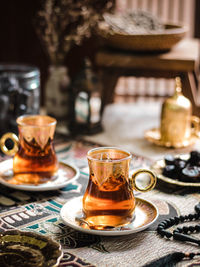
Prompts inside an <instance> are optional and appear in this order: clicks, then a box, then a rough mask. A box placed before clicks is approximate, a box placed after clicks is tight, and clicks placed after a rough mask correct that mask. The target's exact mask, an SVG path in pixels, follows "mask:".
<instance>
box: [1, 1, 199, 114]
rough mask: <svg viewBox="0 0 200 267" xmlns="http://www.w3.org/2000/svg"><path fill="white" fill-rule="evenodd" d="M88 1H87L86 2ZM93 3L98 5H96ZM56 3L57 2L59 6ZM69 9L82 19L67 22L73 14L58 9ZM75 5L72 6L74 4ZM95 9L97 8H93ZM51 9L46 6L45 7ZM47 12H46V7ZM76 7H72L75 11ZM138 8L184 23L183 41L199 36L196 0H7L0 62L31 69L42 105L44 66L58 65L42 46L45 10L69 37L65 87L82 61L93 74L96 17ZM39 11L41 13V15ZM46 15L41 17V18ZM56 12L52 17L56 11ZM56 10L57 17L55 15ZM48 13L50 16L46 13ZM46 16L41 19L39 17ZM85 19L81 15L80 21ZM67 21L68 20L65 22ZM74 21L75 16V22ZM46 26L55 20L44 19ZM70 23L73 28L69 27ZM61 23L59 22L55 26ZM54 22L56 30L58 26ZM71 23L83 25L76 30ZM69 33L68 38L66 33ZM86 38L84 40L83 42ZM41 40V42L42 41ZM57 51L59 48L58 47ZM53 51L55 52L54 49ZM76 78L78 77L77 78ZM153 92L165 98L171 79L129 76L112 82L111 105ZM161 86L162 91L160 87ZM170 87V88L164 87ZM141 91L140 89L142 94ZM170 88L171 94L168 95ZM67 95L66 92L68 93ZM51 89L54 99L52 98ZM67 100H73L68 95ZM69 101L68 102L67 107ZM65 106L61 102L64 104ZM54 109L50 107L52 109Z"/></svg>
mask: <svg viewBox="0 0 200 267" xmlns="http://www.w3.org/2000/svg"><path fill="white" fill-rule="evenodd" d="M92 2H93V3H92ZM98 2H101V3H100V4H98ZM52 3H53V4H54V5H55V6H56V5H57V9H56V8H55V10H53V7H52V6H51V4H52ZM59 3H60V4H59ZM69 4H70V7H71V11H73V6H74V7H76V8H77V7H78V8H79V10H81V5H82V7H84V8H85V9H84V10H85V11H84V12H85V13H84V12H83V10H82V11H81V12H83V13H84V15H83V13H81V16H82V20H77V21H73V16H71V15H70V16H71V17H69V14H70V10H68V11H66V12H68V13H64V11H65V9H63V10H62V8H61V9H60V11H59V8H60V7H59V5H61V6H62V5H63V6H65V5H66V6H67V5H68V6H69ZM77 5H78V6H77ZM98 5H101V6H98ZM50 6H51V7H50ZM51 8H52V9H51ZM78 8H77V9H78ZM87 9H88V10H90V12H91V13H88V14H95V15H96V14H98V16H94V17H93V22H92V20H91V21H89V17H88V16H87V15H85V14H86V13H87V12H86V10H87ZM138 9H139V10H144V11H148V12H150V13H151V14H152V15H154V16H155V17H156V18H159V19H160V21H162V22H163V23H165V22H169V21H170V22H172V23H177V24H180V23H181V24H182V25H186V26H187V27H188V31H187V33H186V35H185V36H184V37H185V38H197V39H198V38H200V16H199V14H200V0H190V1H188V0H110V1H75V0H74V1H70V0H69V1H67V0H66V1H64V0H63V1H54V0H52V1H50V0H49V1H48V0H46V1H40V0H34V1H25V0H19V1H15V0H7V1H3V2H2V3H1V9H0V30H1V42H0V62H1V64H4V63H9V64H26V65H33V66H35V67H37V68H38V70H39V71H40V106H41V107H45V105H46V101H47V99H46V93H47V92H46V90H47V88H46V84H47V81H48V79H49V75H50V74H49V71H50V66H52V65H58V61H57V62H53V61H52V58H51V57H50V56H49V53H48V52H49V51H47V50H48V49H47V43H46V44H45V42H44V41H45V38H43V37H44V36H45V34H47V36H48V34H49V33H48V30H49V31H51V29H53V28H51V27H50V28H48V27H46V29H45V24H44V21H45V20H46V22H47V21H48V19H49V18H48V12H55V14H56V15H55V17H56V16H57V18H58V17H59V19H60V21H62V22H64V21H65V20H66V24H65V26H66V30H65V36H72V38H74V40H75V41H74V42H73V43H72V44H70V45H69V47H68V48H67V50H66V53H65V51H64V52H63V53H64V54H63V55H62V56H63V59H62V62H61V63H62V64H60V65H62V66H65V67H66V70H67V73H65V74H66V75H67V77H68V79H69V80H68V81H67V80H65V83H66V84H68V85H69V84H70V82H71V81H73V80H74V78H76V77H77V75H78V74H79V73H80V71H81V70H82V69H83V60H84V59H85V58H88V59H89V60H90V62H91V64H92V65H91V66H92V67H91V68H92V71H94V72H95V74H97V71H98V66H96V61H95V55H96V52H97V51H98V50H99V49H100V47H101V46H102V43H101V41H99V38H98V37H97V35H96V32H95V31H94V29H95V28H96V27H97V25H98V20H99V21H100V20H101V19H102V16H101V15H103V14H104V12H111V13H113V12H115V13H124V12H127V11H129V12H131V11H135V10H138ZM41 12H43V13H41ZM45 12H46V15H45ZM56 12H57V13H56ZM59 12H60V13H59ZM49 14H50V13H49ZM45 16H46V17H45ZM84 16H85V17H84ZM69 18H72V20H71V21H70V20H69ZM77 18H78V15H77V17H76V19H77ZM87 20H88V24H89V23H92V26H93V27H91V28H92V30H88V31H87V30H85V28H86V27H88V29H89V26H88V24H87V23H86V22H87ZM49 21H51V22H52V24H53V23H54V22H55V23H57V22H58V21H56V20H55V21H54V20H53V19H52V20H51V19H50V20H49ZM73 23H74V25H75V26H74V30H73V26H72V27H71V26H70V27H67V26H69V24H70V25H73ZM61 24H62V23H61ZM61 24H60V27H64V26H63V25H61ZM46 25H48V22H47V24H46ZM77 25H79V26H80V25H81V26H84V27H85V28H84V27H82V28H79V29H78V30H77V27H78V26H77ZM67 31H69V34H68V32H67ZM75 35H77V36H78V35H80V36H81V38H80V40H76V39H77V38H76V36H75ZM85 37H87V38H85ZM42 39H43V40H42ZM58 50H59V48H58ZM54 52H55V51H54ZM79 78H80V76H79ZM156 88H159V91H160V95H161V97H162V96H164V97H165V95H166V92H165V88H168V89H167V94H168V95H171V94H172V92H173V88H174V81H173V80H171V79H168V80H165V79H162V78H161V79H153V78H148V79H144V78H142V77H140V78H134V77H123V76H122V77H120V78H119V79H118V81H117V84H116V88H115V95H114V102H131V101H135V100H136V99H140V97H142V95H146V91H148V94H149V98H148V99H149V100H152V98H153V97H154V95H157V92H156V91H155V90H157V89H156ZM161 88H163V89H161ZM169 88H171V89H169ZM145 90H146V91H145ZM170 90H171V91H170ZM69 91H70V90H69ZM56 94H57V93H56V91H55V96H56ZM68 97H70V98H71V99H72V100H73V96H68ZM69 102H70V101H68V105H70V104H69ZM52 105H53V104H52ZM65 105H66V104H65ZM54 109H55V107H54Z"/></svg>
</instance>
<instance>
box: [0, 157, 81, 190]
mask: <svg viewBox="0 0 200 267" xmlns="http://www.w3.org/2000/svg"><path fill="white" fill-rule="evenodd" d="M12 161H13V159H12V158H11V159H6V160H3V161H1V162H0V169H1V165H2V164H6V163H7V164H9V165H11V164H12ZM59 164H62V165H65V166H66V167H69V168H71V169H73V170H74V171H75V175H74V176H73V177H72V178H70V179H69V180H66V181H65V182H63V183H58V184H54V183H55V181H56V180H57V179H58V178H56V179H55V180H53V181H49V182H47V183H43V184H38V185H34V184H19V185H15V184H10V183H8V182H6V181H5V180H4V179H3V178H2V176H1V173H0V184H2V185H4V186H7V187H9V188H13V189H17V190H22V191H36V192H37V191H38V192H39V191H40V192H42V191H52V190H58V189H61V188H63V187H65V186H66V185H68V184H70V183H72V182H74V181H75V180H76V179H77V178H78V177H79V176H80V170H79V169H78V168H77V167H76V166H75V165H73V164H69V163H65V162H63V161H59Z"/></svg>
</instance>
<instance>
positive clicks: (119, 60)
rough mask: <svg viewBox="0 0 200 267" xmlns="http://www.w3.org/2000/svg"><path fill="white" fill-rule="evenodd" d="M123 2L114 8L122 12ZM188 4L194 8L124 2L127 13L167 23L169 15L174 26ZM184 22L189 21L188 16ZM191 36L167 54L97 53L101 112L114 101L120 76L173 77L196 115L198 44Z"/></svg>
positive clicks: (161, 1) (152, 0) (160, 0)
mask: <svg viewBox="0 0 200 267" xmlns="http://www.w3.org/2000/svg"><path fill="white" fill-rule="evenodd" d="M120 1H121V2H120ZM125 2H126V1H124V0H118V1H117V3H116V8H118V9H120V10H122V9H123V6H120V5H119V4H120V3H121V4H123V5H124V3H125ZM188 2H189V3H190V4H191V3H193V5H194V1H185V0H176V1H174V0H173V1H170V0H129V1H127V5H128V6H126V8H127V7H128V8H129V9H130V8H131V7H132V8H133V9H135V8H136V7H138V8H142V9H145V10H151V11H152V13H154V14H157V15H158V14H159V15H163V16H164V17H165V20H166V21H167V15H168V21H169V20H170V21H172V20H173V21H175V20H176V22H177V21H178V20H179V21H183V19H184V14H186V13H185V12H186V10H187V11H189V10H188V9H189V7H188ZM170 3H171V5H172V8H174V9H176V11H177V17H176V19H174V17H173V16H175V11H173V13H172V10H171V9H170V8H171V5H170ZM183 3H184V4H185V5H183ZM137 5H138V6H137ZM181 5H182V6H181ZM144 7H145V8H144ZM167 7H168V8H169V9H168V11H166V10H167V9H166V8H167ZM180 7H182V9H181V10H182V13H181V12H180ZM190 9H191V11H192V10H194V6H190ZM162 10H163V11H162ZM188 13H190V12H188ZM188 13H187V14H188ZM172 14H173V16H172ZM187 19H189V17H188V15H187ZM190 36H191V31H190V32H189V35H188V38H186V39H183V40H182V41H181V42H180V43H178V44H177V45H176V46H174V47H173V48H172V50H170V51H169V52H167V53H160V54H153V53H143V54H141V53H140V54H138V53H133V52H127V51H126V52H123V51H118V50H111V49H108V48H107V47H104V48H102V49H101V50H99V51H98V52H97V54H96V58H95V61H96V65H97V67H98V70H99V74H100V76H101V79H102V82H103V93H102V100H103V109H104V107H105V105H106V104H108V103H111V102H112V101H113V96H114V92H115V87H116V84H117V81H118V79H119V78H120V77H122V76H124V77H130V76H135V77H146V78H149V77H154V78H161V77H162V78H175V77H176V76H180V77H181V79H182V84H183V93H184V95H185V96H186V97H188V98H189V99H190V100H191V102H192V104H193V113H194V114H195V115H199V114H200V107H199V92H198V82H199V58H200V57H199V41H198V39H194V38H191V37H190ZM103 109H102V111H103Z"/></svg>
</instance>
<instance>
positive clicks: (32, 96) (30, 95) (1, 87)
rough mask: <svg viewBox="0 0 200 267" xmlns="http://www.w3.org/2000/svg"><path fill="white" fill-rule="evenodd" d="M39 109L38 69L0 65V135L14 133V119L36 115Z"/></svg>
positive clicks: (15, 129)
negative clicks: (25, 115)
mask: <svg viewBox="0 0 200 267" xmlns="http://www.w3.org/2000/svg"><path fill="white" fill-rule="evenodd" d="M39 108H40V71H39V69H38V68H36V67H34V66H28V65H11V64H2V65H0V134H3V133H4V132H7V131H10V130H12V131H15V132H16V131H17V125H16V118H17V117H19V116H20V115H24V114H38V113H39Z"/></svg>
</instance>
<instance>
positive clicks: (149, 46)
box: [98, 24, 187, 52]
mask: <svg viewBox="0 0 200 267" xmlns="http://www.w3.org/2000/svg"><path fill="white" fill-rule="evenodd" d="M164 26H165V29H164V30H163V32H159V33H151V34H134V35H133V34H125V33H118V32H112V33H111V32H109V31H108V30H107V29H106V28H104V27H101V26H100V27H99V31H98V35H99V36H100V38H101V39H102V40H103V42H104V43H105V44H106V45H108V46H110V47H114V48H119V49H123V50H132V51H146V52H148V51H167V50H170V49H171V48H172V47H173V46H174V45H175V44H177V43H178V42H179V41H180V40H181V39H183V38H184V37H185V34H186V33H187V28H186V27H185V26H181V25H175V24H165V25H164Z"/></svg>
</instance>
